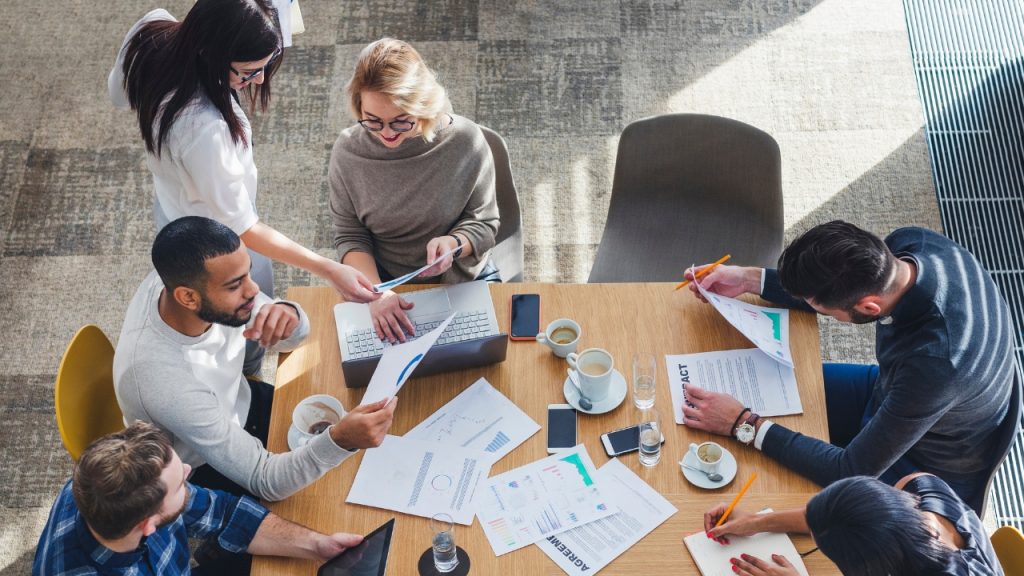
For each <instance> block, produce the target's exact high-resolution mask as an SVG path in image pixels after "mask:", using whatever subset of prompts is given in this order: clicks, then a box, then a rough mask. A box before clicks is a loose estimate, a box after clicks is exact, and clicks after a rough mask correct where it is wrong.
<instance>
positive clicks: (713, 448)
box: [690, 442, 725, 474]
mask: <svg viewBox="0 0 1024 576" xmlns="http://www.w3.org/2000/svg"><path fill="white" fill-rule="evenodd" d="M690 453H691V454H693V455H694V456H695V457H696V458H697V467H698V468H700V469H701V470H703V471H704V472H707V473H708V474H714V473H717V472H718V468H719V466H721V464H722V454H724V453H725V449H724V448H722V447H721V446H719V445H718V444H715V443H714V442H703V443H701V444H690Z"/></svg>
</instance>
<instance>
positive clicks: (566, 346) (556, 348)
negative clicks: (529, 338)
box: [537, 318, 583, 358]
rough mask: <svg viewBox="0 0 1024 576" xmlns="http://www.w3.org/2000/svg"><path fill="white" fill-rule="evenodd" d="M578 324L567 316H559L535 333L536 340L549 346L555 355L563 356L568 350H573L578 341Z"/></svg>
mask: <svg viewBox="0 0 1024 576" xmlns="http://www.w3.org/2000/svg"><path fill="white" fill-rule="evenodd" d="M581 334H583V331H582V330H580V325H579V324H577V323H576V322H575V321H573V320H570V319H568V318H559V319H558V320H555V321H554V322H552V323H550V324H548V327H547V329H546V330H544V331H543V332H541V333H540V334H537V342H540V343H541V344H544V345H546V346H547V347H548V348H551V351H552V352H554V353H555V356H558V357H559V358H565V357H566V356H568V355H569V353H570V352H575V351H576V347H577V346H579V343H580V335H581Z"/></svg>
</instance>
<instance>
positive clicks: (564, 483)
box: [476, 444, 619, 556]
mask: <svg viewBox="0 0 1024 576" xmlns="http://www.w3.org/2000/svg"><path fill="white" fill-rule="evenodd" d="M596 473H597V470H596V469H595V468H594V463H593V462H592V461H591V460H590V455H589V454H587V449H586V448H584V447H583V445H582V444H580V445H579V446H576V447H575V448H573V449H572V450H570V451H568V452H563V453H561V454H555V455H554V456H549V457H548V458H544V459H543V460H538V461H536V462H533V463H532V464H527V465H526V466H522V467H520V468H516V469H514V470H510V471H508V472H506V473H504V474H499V475H497V476H495V477H493V478H488V479H487V481H486V482H485V483H484V485H483V486H482V487H481V490H480V494H479V495H478V496H477V499H476V514H477V516H478V517H479V518H480V525H481V526H483V529H484V534H485V535H486V536H487V541H488V542H490V543H491V548H493V549H494V553H495V554H496V555H498V556H501V555H502V554H505V553H506V552H511V551H513V550H518V549H519V548H522V547H523V546H529V545H530V544H533V543H534V542H536V541H538V540H540V539H542V538H545V537H547V536H550V535H551V534H558V533H559V532H564V531H566V530H569V529H571V528H575V527H577V526H582V525H583V524H586V523H587V522H593V521H594V520H598V519H600V518H604V517H605V516H611V515H612V514H615V513H616V512H618V511H619V509H618V507H616V506H615V505H614V504H612V503H611V502H610V500H608V499H607V498H606V497H605V495H604V494H603V493H602V492H601V491H600V490H599V489H598V484H599V482H598V479H597V475H596Z"/></svg>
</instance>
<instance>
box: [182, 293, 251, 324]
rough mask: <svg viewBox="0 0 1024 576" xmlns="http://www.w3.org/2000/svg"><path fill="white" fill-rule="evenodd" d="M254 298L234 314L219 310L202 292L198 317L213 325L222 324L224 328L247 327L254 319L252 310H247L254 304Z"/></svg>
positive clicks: (233, 312)
mask: <svg viewBox="0 0 1024 576" xmlns="http://www.w3.org/2000/svg"><path fill="white" fill-rule="evenodd" d="M253 300H254V298H250V299H249V300H247V301H246V302H245V304H242V305H241V306H239V307H238V308H237V309H235V310H234V311H232V312H225V311H223V310H218V309H217V308H216V307H215V306H214V305H213V304H212V303H211V302H210V301H209V300H207V299H206V294H203V293H201V292H200V294H199V310H198V311H197V312H196V315H197V316H199V318H200V319H202V320H203V321H205V322H211V323H213V324H221V325H223V326H231V327H232V328H237V327H239V326H245V324H246V323H247V322H249V318H251V317H252V310H245V307H246V306H248V305H249V303H250V302H252V301H253Z"/></svg>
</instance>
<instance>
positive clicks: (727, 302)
mask: <svg viewBox="0 0 1024 576" xmlns="http://www.w3.org/2000/svg"><path fill="white" fill-rule="evenodd" d="M696 284H697V289H698V290H699V291H700V294H701V296H703V297H704V298H705V299H706V300H707V301H708V302H710V303H711V305H712V306H714V307H715V310H718V313H719V314H721V315H722V316H723V317H724V318H725V319H726V320H728V321H729V324H732V325H733V327H735V328H736V329H737V330H739V331H740V333H741V334H743V335H744V336H746V337H747V339H748V340H750V341H751V342H753V343H754V345H755V346H757V347H758V348H760V349H761V351H762V352H764V353H765V354H767V355H769V356H771V357H772V358H774V359H775V360H777V361H779V362H783V363H785V364H786V365H787V366H793V355H792V354H791V353H790V351H789V310H786V309H785V308H766V307H764V306H757V305H756V304H748V303H747V302H744V301H742V300H736V299H733V298H726V297H725V296H719V295H718V294H715V293H714V292H708V291H707V290H705V289H704V288H703V287H702V286H701V285H700V282H696Z"/></svg>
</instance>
